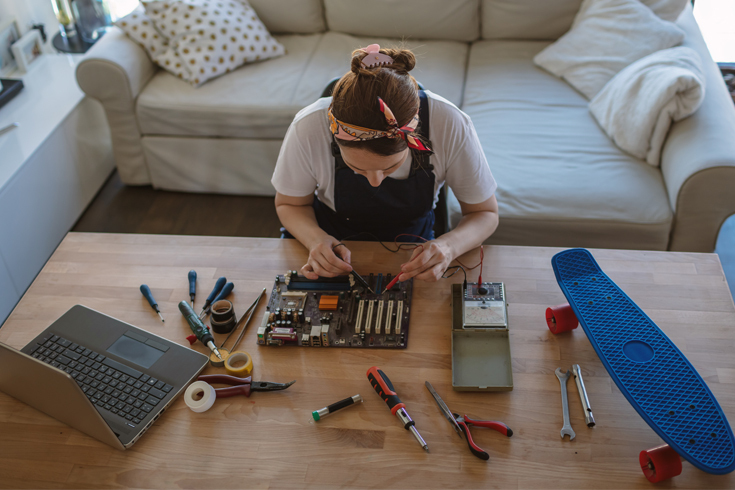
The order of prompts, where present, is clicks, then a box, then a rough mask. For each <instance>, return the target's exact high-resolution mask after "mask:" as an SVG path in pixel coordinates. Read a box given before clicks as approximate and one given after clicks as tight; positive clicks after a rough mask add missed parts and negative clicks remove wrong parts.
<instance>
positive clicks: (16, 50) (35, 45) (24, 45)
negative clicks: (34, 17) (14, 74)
mask: <svg viewBox="0 0 735 490" xmlns="http://www.w3.org/2000/svg"><path fill="white" fill-rule="evenodd" d="M10 49H11V51H12V52H13V56H14V57H15V62H16V63H17V64H18V69H19V70H20V71H21V72H23V73H28V70H29V69H30V68H31V65H32V64H33V63H34V62H35V61H36V60H37V59H38V58H40V57H41V55H42V54H43V39H41V33H40V32H38V30H36V29H31V30H30V31H28V32H26V33H25V34H23V37H21V38H20V39H19V40H17V41H15V43H13V45H12V46H11V47H10Z"/></svg>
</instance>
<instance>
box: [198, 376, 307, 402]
mask: <svg viewBox="0 0 735 490" xmlns="http://www.w3.org/2000/svg"><path fill="white" fill-rule="evenodd" d="M197 381H206V382H207V383H209V384H217V383H219V384H226V385H231V386H230V387H229V388H215V390H214V392H215V393H216V394H217V398H227V397H228V396H237V395H245V396H250V393H251V392H253V391H278V390H285V389H286V388H288V387H289V386H291V385H292V384H294V383H295V382H296V381H295V380H294V381H289V382H288V383H271V382H270V381H252V376H248V377H247V378H238V377H236V376H230V375H227V374H206V375H204V376H199V377H198V378H197Z"/></svg>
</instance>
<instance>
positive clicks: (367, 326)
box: [365, 301, 375, 335]
mask: <svg viewBox="0 0 735 490" xmlns="http://www.w3.org/2000/svg"><path fill="white" fill-rule="evenodd" d="M374 304H375V301H368V309H367V315H366V317H367V318H366V319H365V333H366V334H368V335H370V327H371V326H372V324H373V305H374Z"/></svg>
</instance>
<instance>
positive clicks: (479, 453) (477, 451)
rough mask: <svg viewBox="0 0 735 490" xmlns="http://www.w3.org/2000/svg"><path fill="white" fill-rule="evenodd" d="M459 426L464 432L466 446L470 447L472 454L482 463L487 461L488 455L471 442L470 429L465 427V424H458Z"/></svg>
mask: <svg viewBox="0 0 735 490" xmlns="http://www.w3.org/2000/svg"><path fill="white" fill-rule="evenodd" d="M459 426H460V427H461V428H462V432H464V435H465V437H466V438H467V445H468V446H469V447H470V451H471V452H472V454H474V455H475V456H477V457H478V458H480V459H481V460H483V461H487V460H488V459H490V455H489V454H488V453H486V452H485V450H484V449H482V448H481V447H480V446H478V445H477V444H475V441H473V440H472V434H470V429H469V427H467V424H465V423H464V422H459Z"/></svg>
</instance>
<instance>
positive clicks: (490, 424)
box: [452, 413, 513, 461]
mask: <svg viewBox="0 0 735 490" xmlns="http://www.w3.org/2000/svg"><path fill="white" fill-rule="evenodd" d="M452 415H454V419H455V420H456V421H457V423H458V424H459V427H460V429H462V432H463V433H464V435H465V437H466V438H467V445H468V446H469V447H470V451H472V454H474V455H475V456H477V457H478V458H480V459H482V460H484V461H487V460H488V459H490V455H489V454H488V453H487V452H485V450H484V449H482V448H481V447H480V446H478V445H477V444H475V441H473V440H472V434H471V433H470V427H469V426H471V425H476V426H477V427H487V428H488V429H494V430H497V431H498V432H500V433H501V434H503V435H506V436H508V437H510V436H512V435H513V431H512V430H511V428H510V427H508V426H507V425H505V424H504V423H502V422H495V421H492V420H472V419H471V418H469V417H468V416H467V415H465V416H463V417H460V416H459V415H458V414H456V413H453V414H452Z"/></svg>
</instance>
